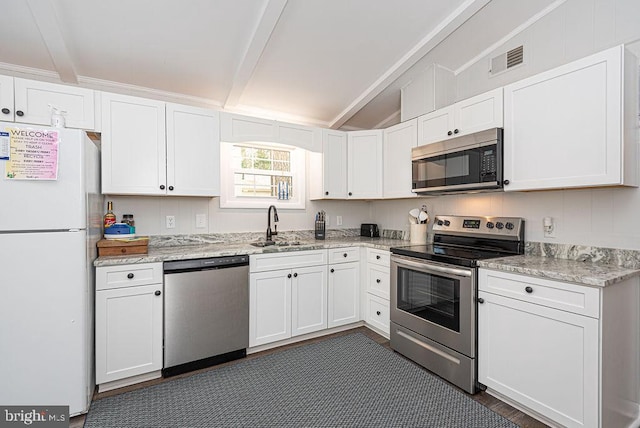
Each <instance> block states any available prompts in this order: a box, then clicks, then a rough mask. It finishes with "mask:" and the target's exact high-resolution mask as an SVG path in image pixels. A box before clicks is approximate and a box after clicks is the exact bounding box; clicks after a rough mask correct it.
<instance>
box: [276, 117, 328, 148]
mask: <svg viewBox="0 0 640 428" xmlns="http://www.w3.org/2000/svg"><path fill="white" fill-rule="evenodd" d="M277 124H278V142H279V143H282V144H287V145H289V146H295V147H300V148H302V149H305V150H310V151H314V152H320V151H322V129H320V128H313V127H311V126H304V125H295V124H293V123H285V122H277Z"/></svg>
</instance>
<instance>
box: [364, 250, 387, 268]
mask: <svg viewBox="0 0 640 428" xmlns="http://www.w3.org/2000/svg"><path fill="white" fill-rule="evenodd" d="M367 261H368V262H369V263H375V264H377V265H380V266H386V267H389V266H390V263H391V262H390V261H391V253H389V252H388V251H383V250H375V249H373V248H367Z"/></svg>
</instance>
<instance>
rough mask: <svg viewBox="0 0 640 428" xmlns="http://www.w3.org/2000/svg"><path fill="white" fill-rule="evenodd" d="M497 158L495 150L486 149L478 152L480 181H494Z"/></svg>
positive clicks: (495, 178)
mask: <svg viewBox="0 0 640 428" xmlns="http://www.w3.org/2000/svg"><path fill="white" fill-rule="evenodd" d="M496 172H497V156H496V150H495V148H493V147H492V148H487V149H484V150H482V151H481V152H480V181H482V182H485V181H496V180H497V179H498V178H497V175H496Z"/></svg>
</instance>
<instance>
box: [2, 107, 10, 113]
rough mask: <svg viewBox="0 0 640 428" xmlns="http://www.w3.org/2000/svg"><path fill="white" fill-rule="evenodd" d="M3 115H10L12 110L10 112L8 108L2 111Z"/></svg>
mask: <svg viewBox="0 0 640 428" xmlns="http://www.w3.org/2000/svg"><path fill="white" fill-rule="evenodd" d="M2 113H4V114H9V113H11V110H9V109H8V108H6V107H5V108H3V109H2Z"/></svg>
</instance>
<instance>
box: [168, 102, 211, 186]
mask: <svg viewBox="0 0 640 428" xmlns="http://www.w3.org/2000/svg"><path fill="white" fill-rule="evenodd" d="M166 112H167V186H168V189H167V190H168V192H167V193H168V194H171V192H172V190H171V188H172V187H173V188H174V189H173V192H175V193H176V194H179V195H181V196H216V195H219V194H220V169H219V165H220V129H219V113H218V112H216V111H213V110H208V109H202V108H197V107H190V106H184V105H180V104H167V107H166Z"/></svg>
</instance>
